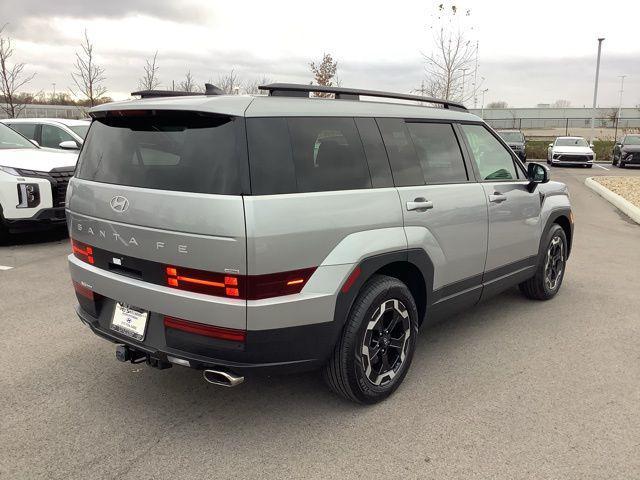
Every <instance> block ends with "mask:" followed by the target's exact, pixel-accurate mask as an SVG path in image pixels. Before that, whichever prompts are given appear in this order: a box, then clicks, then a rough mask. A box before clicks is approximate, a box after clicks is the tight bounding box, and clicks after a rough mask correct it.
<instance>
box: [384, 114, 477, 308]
mask: <svg viewBox="0 0 640 480" xmlns="http://www.w3.org/2000/svg"><path fill="white" fill-rule="evenodd" d="M377 121H378V126H379V127H380V131H381V132H382V136H383V140H384V143H385V147H386V149H387V153H388V155H389V162H390V164H391V170H392V173H393V178H394V183H395V185H396V187H397V191H398V194H399V195H400V201H401V206H402V211H403V215H404V227H405V232H406V235H407V240H408V246H409V248H422V249H424V250H425V251H426V252H427V254H428V255H429V257H430V258H431V261H432V262H433V266H434V278H433V294H432V298H431V302H432V304H433V305H432V308H431V309H430V314H431V319H435V317H437V315H438V314H439V313H448V308H449V306H453V309H456V307H463V306H466V305H468V304H473V303H475V302H477V301H478V299H479V297H480V292H481V280H482V273H483V270H484V264H485V257H486V251H487V228H488V220H487V202H486V199H485V194H484V190H483V188H482V186H481V185H480V184H478V183H477V182H476V181H475V178H474V176H473V172H472V171H471V169H470V166H469V164H468V163H467V162H466V161H465V158H464V157H463V153H462V152H463V150H462V149H461V147H460V139H459V138H458V134H457V132H456V129H455V127H454V126H453V125H452V124H451V123H449V122H446V121H444V122H424V121H419V120H415V121H414V120H401V119H377ZM447 304H448V306H447Z"/></svg>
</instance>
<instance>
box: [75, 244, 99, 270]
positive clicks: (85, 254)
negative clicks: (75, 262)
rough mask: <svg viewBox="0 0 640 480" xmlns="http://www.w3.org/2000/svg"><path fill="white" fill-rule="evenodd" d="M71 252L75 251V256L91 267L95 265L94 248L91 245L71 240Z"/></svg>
mask: <svg viewBox="0 0 640 480" xmlns="http://www.w3.org/2000/svg"><path fill="white" fill-rule="evenodd" d="M71 250H72V251H73V254H74V255H75V256H76V257H77V258H79V259H80V260H82V261H83V262H87V263H89V264H91V265H93V264H94V263H95V260H94V258H93V247H91V246H90V245H87V244H86V243H82V242H79V241H77V240H74V239H71Z"/></svg>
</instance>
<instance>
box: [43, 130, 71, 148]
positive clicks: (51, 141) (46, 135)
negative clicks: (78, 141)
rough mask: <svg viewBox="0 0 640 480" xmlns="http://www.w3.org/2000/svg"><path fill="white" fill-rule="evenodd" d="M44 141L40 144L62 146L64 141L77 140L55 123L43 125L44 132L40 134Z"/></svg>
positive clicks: (49, 146) (53, 146) (50, 146)
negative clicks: (54, 124)
mask: <svg viewBox="0 0 640 480" xmlns="http://www.w3.org/2000/svg"><path fill="white" fill-rule="evenodd" d="M40 135H41V138H42V142H40V143H41V144H40V146H42V147H47V148H60V144H61V143H62V142H68V141H72V142H75V140H74V139H73V137H72V136H71V135H69V134H68V133H67V132H65V131H64V130H62V129H61V128H59V127H55V126H53V125H47V124H43V125H42V133H41V134H40Z"/></svg>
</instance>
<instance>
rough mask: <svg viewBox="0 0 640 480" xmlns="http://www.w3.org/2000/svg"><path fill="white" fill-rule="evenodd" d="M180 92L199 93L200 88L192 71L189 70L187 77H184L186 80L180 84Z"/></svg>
mask: <svg viewBox="0 0 640 480" xmlns="http://www.w3.org/2000/svg"><path fill="white" fill-rule="evenodd" d="M178 90H181V91H183V92H197V91H198V86H197V85H196V82H195V80H194V78H193V75H191V70H189V71H188V72H187V73H186V74H185V76H184V80H182V81H181V82H180V83H178Z"/></svg>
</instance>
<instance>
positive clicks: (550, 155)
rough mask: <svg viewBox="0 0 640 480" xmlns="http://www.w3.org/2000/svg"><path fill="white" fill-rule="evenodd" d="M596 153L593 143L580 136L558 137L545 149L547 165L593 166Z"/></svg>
mask: <svg viewBox="0 0 640 480" xmlns="http://www.w3.org/2000/svg"><path fill="white" fill-rule="evenodd" d="M595 159H596V154H595V152H594V151H593V145H591V144H589V142H587V141H586V140H585V139H584V138H582V137H558V138H556V140H555V141H554V142H553V143H550V144H549V148H548V149H547V163H548V164H549V165H582V166H585V167H588V168H591V167H592V166H593V162H594V161H595Z"/></svg>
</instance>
